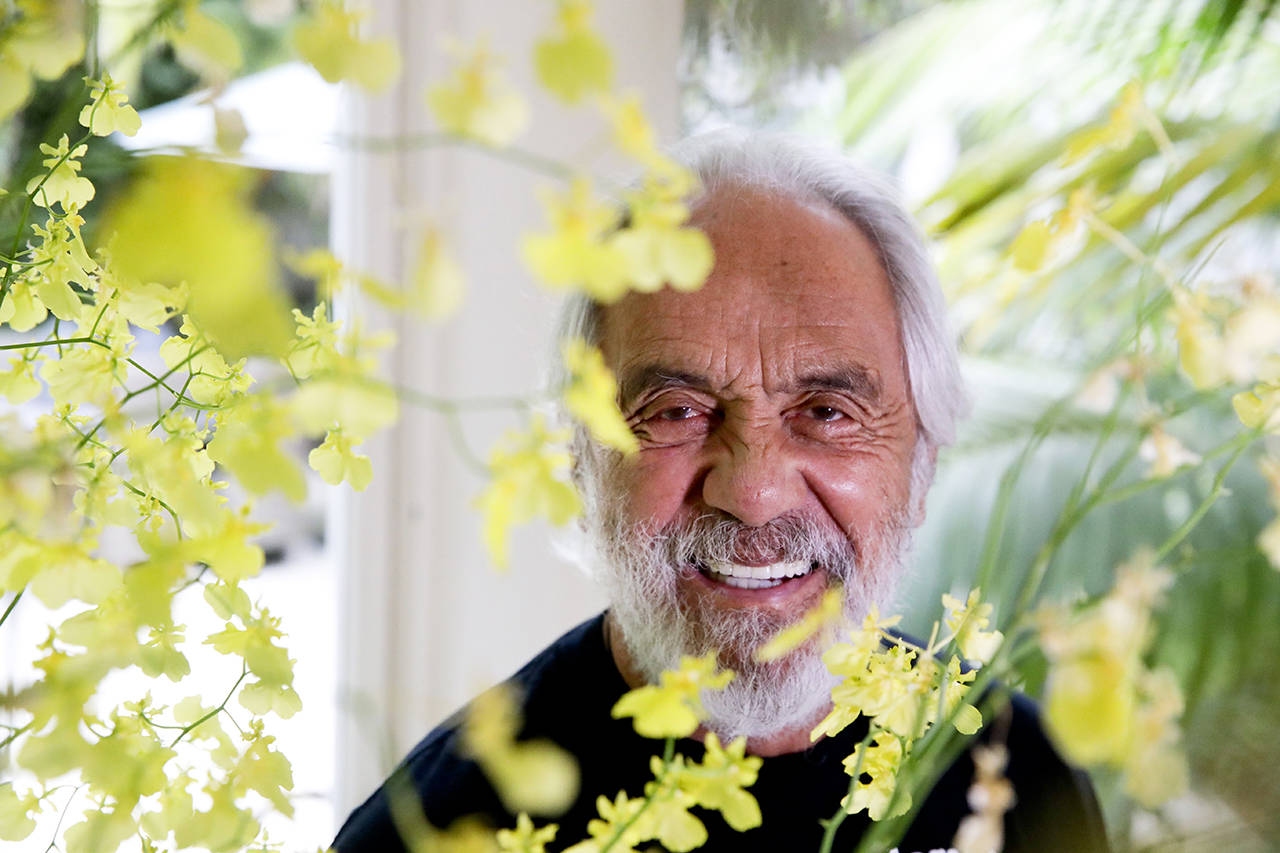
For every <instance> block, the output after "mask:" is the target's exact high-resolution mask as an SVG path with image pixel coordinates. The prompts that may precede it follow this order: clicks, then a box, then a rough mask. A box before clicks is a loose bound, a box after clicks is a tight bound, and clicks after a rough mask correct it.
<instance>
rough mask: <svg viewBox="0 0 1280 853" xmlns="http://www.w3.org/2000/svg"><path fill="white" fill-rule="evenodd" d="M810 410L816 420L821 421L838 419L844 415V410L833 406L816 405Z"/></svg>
mask: <svg viewBox="0 0 1280 853" xmlns="http://www.w3.org/2000/svg"><path fill="white" fill-rule="evenodd" d="M809 412H810V414H812V415H813V417H814V420H819V421H838V420H840V419H841V418H843V417H844V412H841V411H840V410H839V409H837V408H834V407H832V406H814V407H813V408H811V409H809Z"/></svg>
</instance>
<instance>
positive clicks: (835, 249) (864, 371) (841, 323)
mask: <svg viewBox="0 0 1280 853" xmlns="http://www.w3.org/2000/svg"><path fill="white" fill-rule="evenodd" d="M695 219H696V221H697V223H698V224H699V225H700V226H701V227H703V228H704V229H705V230H706V233H707V234H708V236H709V237H710V238H711V240H712V243H713V245H714V247H715V251H716V264H715V267H714V269H713V271H712V273H711V276H710V278H709V279H708V280H707V283H706V285H705V286H704V287H703V288H702V289H701V290H698V291H695V292H692V293H676V292H674V291H672V290H669V289H664V290H662V291H659V292H657V293H652V294H630V295H628V296H627V297H625V298H624V299H622V300H621V301H620V302H618V303H617V304H615V305H613V306H610V307H607V308H604V309H602V315H601V317H600V332H601V336H600V337H601V343H602V345H603V347H604V350H605V354H606V358H607V359H608V360H609V363H610V366H611V367H612V368H613V369H614V370H615V371H616V372H617V373H618V374H619V377H620V380H621V381H622V383H623V385H624V388H623V396H624V398H627V397H629V396H630V393H629V392H633V391H634V390H635V389H636V388H638V387H641V386H644V387H651V386H653V385H655V384H663V383H669V384H676V382H675V379H674V378H679V377H682V378H683V380H689V379H691V378H700V379H702V380H704V381H706V382H710V383H712V384H716V383H718V384H719V385H720V386H722V387H723V386H728V385H730V384H736V385H739V386H741V385H743V384H747V385H751V384H763V385H765V386H766V387H767V389H768V390H788V389H790V388H793V387H797V388H798V387H802V386H803V387H821V386H824V385H825V386H829V387H832V388H843V389H845V390H850V391H856V392H857V393H858V395H859V396H862V397H870V396H875V395H876V394H878V391H879V389H880V386H881V380H882V377H885V378H892V376H891V375H892V374H894V373H895V368H894V366H893V365H894V364H898V365H899V366H900V362H901V347H900V344H899V334H898V328H897V325H898V320H897V313H896V310H895V308H894V304H893V297H892V293H891V291H890V288H889V283H888V276H887V275H886V274H885V272H884V269H883V267H882V265H881V263H880V259H879V255H878V253H877V251H876V249H875V247H874V246H873V245H872V243H871V242H870V240H868V239H867V238H866V236H865V235H864V234H863V233H862V232H861V231H860V230H859V229H858V228H857V227H856V226H855V225H853V224H852V223H851V222H849V221H848V220H847V219H844V218H843V217H842V216H840V215H839V214H838V213H837V212H836V211H834V209H832V208H830V207H825V206H821V205H815V204H813V203H810V202H804V201H796V200H793V199H790V198H786V197H778V196H774V195H768V194H761V193H758V192H752V193H748V192H740V193H737V194H734V195H732V196H729V197H727V198H721V197H716V198H715V199H714V200H713V201H710V202H705V203H704V204H703V205H702V207H700V208H699V214H698V216H697V217H696V218H695ZM664 377H666V378H665V379H664ZM683 380H682V381H681V382H680V384H685V385H696V384H698V383H695V382H689V381H683Z"/></svg>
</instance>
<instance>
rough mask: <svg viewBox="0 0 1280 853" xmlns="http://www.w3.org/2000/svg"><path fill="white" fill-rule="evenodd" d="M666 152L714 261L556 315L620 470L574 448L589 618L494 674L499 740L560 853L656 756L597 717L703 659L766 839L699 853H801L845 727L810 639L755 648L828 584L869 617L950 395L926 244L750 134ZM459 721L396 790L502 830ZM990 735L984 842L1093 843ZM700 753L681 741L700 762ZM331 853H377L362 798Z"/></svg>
mask: <svg viewBox="0 0 1280 853" xmlns="http://www.w3.org/2000/svg"><path fill="white" fill-rule="evenodd" d="M678 156H679V158H680V159H681V160H682V161H684V162H685V163H686V164H687V165H688V166H689V167H690V168H691V169H692V170H693V171H694V172H696V173H697V175H698V176H699V178H700V179H701V182H702V188H703V189H702V193H701V195H700V197H699V198H697V199H696V200H695V201H694V202H693V206H692V210H693V216H692V223H693V224H695V225H697V226H698V227H700V228H701V229H703V231H704V232H705V233H706V234H707V235H708V237H709V238H710V240H711V242H712V245H713V246H714V248H715V267H714V270H713V271H712V273H711V276H710V278H709V279H708V280H707V283H706V285H705V286H704V287H703V288H702V289H701V290H698V291H696V292H693V293H677V292H674V291H672V290H662V291H660V292H658V293H653V294H631V295H628V296H627V297H625V298H624V299H622V300H621V301H619V302H617V303H616V304H613V305H608V306H603V305H597V304H593V303H591V302H589V301H579V302H576V303H572V304H571V305H570V306H569V309H568V321H567V323H566V324H565V329H566V331H567V333H569V334H575V335H580V336H582V337H585V338H587V339H588V340H590V341H592V342H594V343H596V344H597V345H598V346H600V348H601V349H602V350H603V352H604V355H605V358H606V361H607V363H608V364H609V366H610V367H611V368H612V369H613V371H614V372H615V374H616V375H617V377H618V380H619V388H620V394H619V401H618V402H619V405H620V407H621V409H622V412H623V414H624V415H625V416H626V418H627V421H628V423H629V425H630V426H631V428H632V430H633V432H634V433H635V435H636V437H637V438H638V439H639V443H640V450H639V452H638V453H636V454H634V455H632V456H629V457H625V458H624V457H621V456H620V455H617V454H614V453H612V452H610V451H606V450H603V449H601V448H598V447H594V446H591V445H590V444H589V443H587V442H586V441H585V440H580V441H579V444H580V446H579V448H578V454H577V458H578V469H577V472H576V476H577V479H578V481H579V485H580V487H581V489H582V491H583V494H584V498H585V502H586V505H587V507H588V511H587V514H586V518H585V519H584V524H583V527H584V532H585V533H586V536H587V539H588V541H589V543H590V545H591V548H592V552H593V558H592V563H593V566H592V569H593V572H594V574H595V575H596V576H597V577H598V579H599V580H600V581H601V582H602V584H603V585H604V587H605V589H606V591H607V592H608V595H609V599H610V602H611V604H610V608H609V610H608V611H607V612H606V613H605V614H603V615H602V616H599V617H597V618H595V619H593V620H591V621H589V622H587V623H585V624H583V625H581V626H579V627H578V628H576V629H574V630H573V631H571V632H570V633H568V634H566V635H565V636H564V637H562V638H561V639H560V640H558V641H557V642H556V643H555V644H553V645H552V646H551V647H550V648H549V649H547V650H546V651H544V652H543V653H542V654H540V655H538V656H537V657H536V658H534V659H533V660H532V661H531V662H530V663H529V664H528V665H527V666H525V667H524V668H523V669H522V670H521V671H520V672H519V673H517V674H516V675H515V676H514V677H513V679H512V681H513V683H514V684H515V685H517V686H518V687H519V688H520V690H521V692H522V694H523V696H524V706H523V712H524V720H525V724H524V729H523V732H522V736H523V737H545V738H550V739H551V740H553V741H555V742H557V743H558V744H560V745H561V746H563V747H564V748H566V749H567V750H569V751H570V752H572V753H573V754H574V756H575V757H576V758H577V759H578V762H579V767H580V771H581V793H580V795H579V797H578V799H577V801H576V802H575V803H574V804H573V805H572V806H571V807H570V809H569V810H568V812H567V813H565V814H563V815H560V816H558V817H556V818H555V820H556V822H557V823H558V824H559V825H560V833H559V835H558V837H557V844H562V845H568V844H572V843H573V842H575V841H577V840H579V839H581V838H583V837H585V827H586V824H587V821H588V820H589V819H591V818H592V817H595V812H596V806H595V801H596V797H597V795H599V794H604V795H606V796H609V797H612V796H614V795H615V794H616V793H617V792H618V791H620V790H622V791H626V792H627V793H628V794H630V795H632V796H637V795H639V794H641V793H642V792H643V789H644V784H645V782H646V781H647V780H648V779H650V778H651V777H650V775H649V774H650V767H649V756H651V755H653V754H654V752H655V751H657V750H658V749H659V748H660V744H659V743H657V742H655V741H652V740H646V739H643V738H640V737H639V736H637V735H636V734H635V733H634V731H633V730H632V727H631V722H630V721H629V720H615V719H612V718H611V717H610V709H611V708H612V706H613V705H614V703H615V702H616V701H617V699H618V698H619V697H620V696H621V695H622V694H623V693H624V692H625V691H627V690H628V689H629V688H632V687H636V686H639V685H642V684H645V683H651V682H654V681H656V680H657V678H658V675H659V673H661V672H662V671H663V670H664V669H668V668H674V667H675V666H676V665H677V664H678V662H679V660H680V658H681V656H683V655H700V654H704V653H706V652H707V651H710V650H715V651H716V653H717V654H718V656H719V661H720V664H721V665H722V666H724V667H726V668H729V669H732V670H733V671H734V672H735V673H737V677H736V678H735V679H734V680H733V681H732V682H731V683H730V684H729V686H728V687H727V689H725V690H723V691H720V692H708V693H707V694H706V695H705V696H704V703H705V706H706V709H707V711H708V714H709V719H708V721H707V723H706V727H705V730H709V731H712V732H716V733H717V734H718V735H719V736H720V737H721V739H728V738H731V737H735V736H738V735H743V736H745V737H746V738H747V750H748V752H749V753H752V754H755V755H758V756H761V757H763V759H764V761H763V766H762V768H761V770H760V773H759V780H758V782H757V783H756V784H755V785H754V786H753V787H752V788H751V791H752V793H754V794H755V796H756V797H757V799H758V800H759V803H760V807H761V810H762V814H763V824H762V825H761V826H760V827H758V828H756V829H751V830H749V831H747V832H745V833H742V834H738V833H735V832H733V831H732V830H731V829H729V827H727V826H726V825H725V824H724V823H723V822H722V821H721V820H720V819H719V818H718V816H716V815H714V814H711V815H706V816H704V821H705V822H706V824H707V826H708V829H709V832H710V838H709V841H708V843H707V845H706V847H705V848H704V849H724V850H727V849H731V848H732V849H735V850H743V849H746V850H816V849H817V847H818V844H819V841H820V839H821V835H822V827H821V825H820V824H819V820H821V819H824V818H828V817H830V816H831V815H832V813H833V812H834V811H836V809H837V807H838V804H839V801H840V798H841V797H842V796H843V795H844V793H845V791H846V790H847V788H848V783H849V779H848V777H847V776H846V774H845V771H844V769H843V767H842V764H841V762H842V761H843V759H844V758H845V757H846V756H848V755H849V754H850V753H851V752H852V751H853V748H854V746H855V745H856V744H857V743H858V742H859V741H860V740H861V738H862V736H863V735H864V734H865V731H866V728H865V724H864V725H863V726H861V727H859V726H858V725H854V726H851V727H850V728H849V729H846V730H845V731H844V732H842V733H840V734H839V735H837V736H834V737H830V738H826V739H823V740H820V741H819V742H818V743H816V744H812V743H811V742H810V737H809V732H810V731H811V730H812V728H813V727H814V725H815V724H816V723H817V722H819V721H820V720H821V719H822V718H823V716H824V715H825V714H826V713H827V711H828V710H829V709H830V688H831V686H832V684H833V677H832V676H831V675H829V674H828V673H827V671H826V669H825V668H824V666H823V664H822V661H821V652H822V649H821V648H820V647H819V646H818V644H817V643H816V642H810V643H808V644H806V645H803V646H801V647H800V648H798V649H796V650H795V651H794V652H792V653H791V654H789V655H787V656H785V657H783V658H782V659H780V660H777V661H774V662H771V663H757V662H756V661H755V659H754V656H753V655H754V652H755V650H756V649H757V647H758V646H759V645H760V644H761V643H762V642H763V641H764V640H766V639H768V638H770V637H772V636H773V635H774V634H776V633H777V632H778V631H779V630H780V629H782V628H784V627H786V626H788V625H791V624H793V623H794V622H795V621H796V620H797V619H799V618H800V617H801V616H802V615H803V614H805V613H806V612H808V611H809V610H810V609H811V608H812V607H814V606H815V605H817V603H818V602H819V601H820V600H821V599H822V597H823V595H824V593H825V592H826V591H827V590H828V589H831V588H833V587H835V586H837V585H839V586H840V588H841V589H843V591H844V596H845V601H844V614H845V618H846V619H847V620H848V621H850V622H857V621H860V620H861V618H862V616H863V614H864V613H865V612H866V611H867V609H868V607H869V606H870V605H871V604H873V603H874V604H879V605H884V604H885V602H886V601H887V599H888V596H889V595H890V594H891V591H892V589H893V586H894V583H895V581H896V580H897V578H898V576H899V575H900V573H901V570H902V564H903V561H904V558H905V554H906V551H907V549H908V545H909V540H910V535H911V531H912V530H913V528H914V527H916V526H917V525H919V523H920V522H921V520H922V519H923V516H924V502H925V493H926V491H927V488H928V485H929V483H930V481H931V480H932V476H933V470H934V461H935V458H936V454H937V450H938V448H939V446H941V445H943V444H945V443H947V442H948V441H949V440H950V439H951V437H952V434H953V428H954V423H955V420H956V418H957V416H958V414H959V413H960V411H961V410H962V408H963V406H964V393H963V389H962V387H961V383H960V378H959V372H958V369H957V365H956V355H955V348H954V345H953V343H952V342H951V340H950V338H949V336H948V333H947V329H946V323H945V321H944V317H943V306H942V299H941V294H940V292H939V289H938V286H937V283H936V281H935V278H934V275H933V273H932V270H931V267H930V265H929V262H928V259H927V257H926V254H925V250H924V247H923V245H922V243H921V241H920V238H919V237H918V235H917V233H916V231H915V229H914V227H913V225H912V223H911V221H910V219H909V218H908V217H907V216H906V215H905V214H904V213H903V211H902V210H901V208H900V207H898V206H897V204H896V203H895V202H894V201H893V200H892V198H891V196H890V195H889V194H888V193H887V192H886V191H885V190H884V189H883V188H882V187H881V186H880V184H879V183H878V182H877V181H876V180H874V179H873V178H871V177H870V176H868V175H866V174H863V173H862V172H860V171H858V170H856V169H854V168H853V167H852V166H850V165H849V164H848V163H847V162H846V161H845V160H844V159H843V158H841V157H839V156H838V155H836V154H831V153H826V152H821V151H815V150H810V149H808V148H806V147H803V146H800V145H797V144H794V143H791V142H787V141H784V140H780V139H776V138H769V137H763V138H762V137H752V138H747V137H743V136H740V135H736V134H721V135H716V136H713V137H710V138H706V139H703V140H700V141H699V140H695V141H694V142H692V143H690V144H688V145H686V146H685V147H684V148H683V149H682V150H681V151H679V152H678ZM458 725H459V724H458V718H455V719H454V720H452V721H450V722H447V723H446V724H445V725H443V726H442V727H440V728H438V729H437V730H435V731H434V732H432V733H431V734H430V735H428V737H427V738H426V739H425V740H424V741H423V742H422V743H421V744H419V746H418V747H417V748H416V749H415V750H414V751H413V752H412V753H411V754H410V756H409V757H408V759H407V760H406V762H405V764H404V765H403V773H402V775H401V777H400V778H402V779H405V778H407V779H411V780H412V782H413V785H414V787H415V788H416V796H417V799H419V800H420V801H421V804H422V810H423V814H425V817H426V818H427V820H428V821H429V822H430V823H431V824H432V825H434V826H437V827H445V826H448V825H449V824H450V823H451V822H452V821H453V820H455V819H456V818H458V817H461V816H464V815H470V814H480V815H482V816H484V817H485V818H487V819H488V820H489V821H491V822H492V823H493V825H494V826H495V827H501V826H510V825H512V824H513V823H514V817H513V816H511V815H509V814H507V813H506V811H505V809H504V807H503V806H502V804H501V802H500V800H499V799H498V797H497V796H496V794H495V793H494V790H493V788H492V787H491V786H490V784H489V782H488V781H487V780H486V778H485V775H484V773H482V772H481V771H480V769H479V768H478V767H477V765H476V764H475V763H473V762H472V761H471V760H470V759H469V758H468V756H467V754H466V751H465V750H464V749H463V747H462V746H461V744H460V734H459V728H458ZM996 729H998V731H999V737H1000V739H1001V740H1002V741H1003V742H1004V743H1006V744H1007V746H1008V750H1009V755H1010V762H1009V766H1008V771H1007V774H1008V777H1009V779H1010V781H1011V782H1012V783H1013V787H1014V790H1015V794H1016V797H1017V805H1016V806H1015V807H1014V808H1013V810H1012V811H1010V812H1009V813H1008V814H1007V815H1006V817H1005V835H1006V850H1013V849H1017V850H1036V851H1045V850H1062V851H1087V850H1096V849H1104V848H1105V843H1106V842H1105V835H1104V833H1103V831H1102V828H1101V821H1100V819H1099V816H1098V811H1097V807H1096V804H1095V802H1094V799H1093V795H1092V793H1091V790H1090V789H1089V787H1088V783H1087V781H1085V780H1084V777H1083V776H1082V774H1079V773H1078V772H1076V771H1073V770H1070V769H1069V768H1067V767H1066V766H1065V765H1064V764H1063V763H1062V762H1061V760H1060V759H1059V758H1058V757H1057V756H1056V754H1055V753H1054V751H1053V750H1052V748H1051V747H1050V745H1049V744H1048V742H1047V741H1046V739H1045V737H1044V735H1043V734H1042V732H1041V730H1040V728H1039V726H1038V725H1037V723H1036V722H1035V716H1034V711H1033V710H1032V709H1031V707H1030V705H1029V704H1028V703H1026V702H1025V701H1023V700H1020V699H1019V700H1015V702H1014V703H1013V705H1012V706H1011V708H1010V710H1009V711H1007V712H1006V713H1005V714H1004V715H1003V716H1002V717H1001V718H1000V719H999V720H997V721H996V722H995V723H991V722H990V721H989V725H988V727H987V730H996ZM980 736H989V735H987V733H986V731H984V733H983V735H980ZM699 739H700V735H698V736H695V738H694V739H690V740H687V741H684V742H682V743H681V744H680V750H681V751H682V752H684V753H685V754H687V755H689V756H690V757H692V758H697V757H699V756H700V755H701V749H702V747H701V745H700V744H699V743H698V740H699ZM972 777H973V765H972V762H971V760H970V758H969V757H968V756H967V755H962V756H961V757H960V758H959V759H957V760H956V762H955V763H954V764H953V766H952V767H951V768H950V769H949V770H948V771H947V772H946V773H945V774H944V775H943V776H942V778H941V779H940V781H939V782H938V783H937V785H936V786H935V788H934V790H933V792H932V793H931V795H930V796H929V797H928V799H927V801H926V802H925V803H924V804H923V806H922V808H921V809H920V811H919V812H918V814H917V817H916V819H915V821H914V823H913V825H912V827H911V830H910V831H909V832H908V834H907V836H906V838H905V839H904V841H903V845H902V849H903V850H929V849H931V848H946V847H949V846H950V844H951V841H952V839H953V837H954V835H955V832H956V829H957V826H958V824H959V823H960V821H961V820H962V818H963V817H964V816H965V814H967V813H968V812H969V811H970V806H969V805H968V803H967V802H966V791H967V790H968V788H969V785H970V782H971V779H972ZM402 790H403V789H402ZM866 826H867V818H866V815H865V814H860V815H857V816H855V817H852V818H850V819H849V820H846V821H845V823H844V824H843V826H842V827H841V829H840V832H839V835H838V837H837V840H836V845H837V848H838V849H846V850H847V849H851V848H852V846H854V845H855V844H856V842H857V839H858V838H859V837H860V835H861V834H862V833H863V832H864V831H865V829H866ZM336 846H337V847H338V849H339V850H341V851H344V853H348V852H349V851H350V852H351V853H353V852H354V851H364V850H369V851H373V850H379V851H381V850H388V849H398V848H399V842H398V840H397V833H396V831H395V828H394V822H393V821H392V819H391V810H390V809H389V807H388V795H387V792H386V788H385V787H384V790H382V791H380V792H378V793H377V794H375V795H374V796H373V797H371V798H370V800H369V801H368V802H367V803H366V804H365V805H364V806H362V807H361V808H360V809H358V810H357V811H356V812H355V813H354V814H353V815H352V816H351V818H350V819H349V820H348V821H347V824H346V826H345V827H344V828H343V830H342V832H341V833H340V834H339V836H338V839H337V841H336Z"/></svg>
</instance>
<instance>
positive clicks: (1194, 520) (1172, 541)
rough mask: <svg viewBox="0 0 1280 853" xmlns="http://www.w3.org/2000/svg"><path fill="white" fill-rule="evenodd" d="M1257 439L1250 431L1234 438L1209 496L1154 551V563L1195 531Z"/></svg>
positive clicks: (1214, 479)
mask: <svg viewBox="0 0 1280 853" xmlns="http://www.w3.org/2000/svg"><path fill="white" fill-rule="evenodd" d="M1257 437H1258V435H1257V433H1256V432H1254V431H1250V432H1246V433H1242V434H1241V435H1240V436H1239V437H1237V438H1236V445H1237V447H1236V449H1235V451H1234V452H1233V453H1232V454H1231V458H1230V459H1228V460H1227V461H1226V462H1225V463H1223V465H1222V467H1221V468H1220V469H1218V474H1217V476H1216V477H1214V478H1213V487H1212V488H1211V489H1209V494H1207V495H1205V497H1204V500H1202V501H1200V505H1199V506H1198V507H1196V509H1195V512H1193V513H1191V515H1190V516H1189V517H1188V518H1187V520H1186V521H1184V522H1183V523H1182V524H1181V525H1180V526H1179V527H1178V529H1177V530H1175V531H1174V532H1173V533H1172V534H1171V535H1170V536H1169V538H1168V539H1166V540H1165V541H1164V543H1163V544H1162V545H1161V546H1160V547H1159V548H1157V549H1156V556H1155V561H1156V562H1159V561H1160V560H1162V559H1163V558H1164V557H1165V555H1166V554H1168V553H1169V552H1170V551H1172V550H1173V549H1174V548H1175V547H1177V545H1178V543H1179V542H1181V541H1182V540H1183V539H1185V538H1186V537H1187V536H1188V535H1189V534H1190V533H1191V531H1192V530H1195V528H1196V526H1197V525H1198V524H1199V523H1200V521H1201V520H1202V519H1203V518H1204V517H1205V515H1206V514H1207V513H1208V512H1209V510H1210V508H1212V506H1213V505H1214V503H1216V502H1217V500H1218V498H1219V497H1221V496H1222V491H1223V483H1224V482H1226V479H1227V474H1229V473H1230V472H1231V469H1232V467H1234V466H1235V464H1236V462H1237V461H1238V460H1239V459H1240V456H1241V454H1243V453H1244V452H1245V450H1246V449H1248V447H1249V445H1250V444H1252V443H1253V442H1254V441H1255V440H1256V439H1257Z"/></svg>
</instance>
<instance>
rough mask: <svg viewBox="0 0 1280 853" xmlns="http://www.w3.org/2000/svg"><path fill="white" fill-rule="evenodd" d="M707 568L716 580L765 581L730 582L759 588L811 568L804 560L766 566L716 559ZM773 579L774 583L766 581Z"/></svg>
mask: <svg viewBox="0 0 1280 853" xmlns="http://www.w3.org/2000/svg"><path fill="white" fill-rule="evenodd" d="M708 568H709V569H710V570H711V572H712V573H713V574H714V575H716V580H720V581H724V582H727V579H728V578H733V579H734V580H735V581H765V582H766V583H765V584H763V585H762V584H758V583H757V584H751V585H749V586H748V585H745V584H741V583H730V584H729V585H730V586H739V587H742V588H744V589H760V588H761V587H762V586H777V584H778V583H780V582H781V581H782V580H783V579H784V578H793V577H799V576H800V575H806V574H808V573H809V569H810V568H811V566H810V564H809V563H806V562H805V561H804V560H792V561H790V562H787V563H773V564H771V565H768V566H743V565H740V564H738V563H729V562H721V561H719V560H716V561H714V562H712V563H710V564H709V566H708ZM769 581H774V582H775V583H768V582H769Z"/></svg>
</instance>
